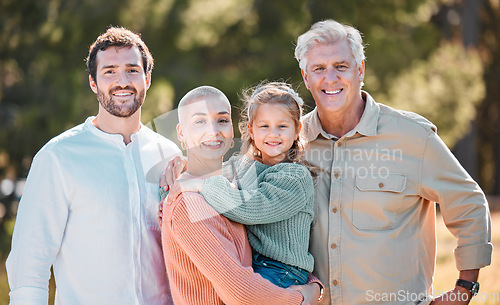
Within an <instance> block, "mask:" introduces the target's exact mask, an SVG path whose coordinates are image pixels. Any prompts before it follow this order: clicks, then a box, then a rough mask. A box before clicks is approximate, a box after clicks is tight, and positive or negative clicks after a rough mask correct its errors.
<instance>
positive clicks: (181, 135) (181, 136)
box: [176, 123, 184, 143]
mask: <svg viewBox="0 0 500 305" xmlns="http://www.w3.org/2000/svg"><path fill="white" fill-rule="evenodd" d="M176 130H177V139H179V141H181V143H182V142H183V141H184V131H183V130H182V126H181V123H178V124H177V127H176Z"/></svg>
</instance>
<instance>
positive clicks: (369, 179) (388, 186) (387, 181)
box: [356, 174, 406, 193]
mask: <svg viewBox="0 0 500 305" xmlns="http://www.w3.org/2000/svg"><path fill="white" fill-rule="evenodd" d="M405 187H406V175H404V174H387V175H380V176H370V175H366V176H356V188H357V189H358V190H360V191H362V192H377V191H378V192H393V193H401V192H403V190H404V189H405Z"/></svg>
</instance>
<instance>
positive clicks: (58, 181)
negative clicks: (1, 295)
mask: <svg viewBox="0 0 500 305" xmlns="http://www.w3.org/2000/svg"><path fill="white" fill-rule="evenodd" d="M67 217H68V207H67V204H66V196H65V194H64V180H63V179H62V176H61V173H60V170H59V164H58V162H57V160H56V158H54V157H53V155H52V154H51V153H50V152H48V151H45V150H42V151H40V152H39V153H38V154H37V156H36V157H35V158H34V160H33V164H32V166H31V169H30V172H29V175H28V178H27V181H26V187H25V189H24V193H23V196H22V198H21V202H20V204H19V208H18V211H17V218H16V224H15V227H14V234H13V236H12V248H11V252H10V254H9V257H8V259H7V262H6V267H7V276H8V280H9V286H10V289H11V292H10V304H11V305H15V304H23V305H26V304H47V303H48V283H49V279H50V267H51V266H52V264H53V263H54V261H55V258H56V256H57V253H58V251H59V248H60V245H61V241H62V236H63V233H64V229H65V226H66V221H67Z"/></svg>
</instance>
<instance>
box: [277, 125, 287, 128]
mask: <svg viewBox="0 0 500 305" xmlns="http://www.w3.org/2000/svg"><path fill="white" fill-rule="evenodd" d="M278 127H279V128H282V129H283V128H288V125H286V124H281V125H279V126H278Z"/></svg>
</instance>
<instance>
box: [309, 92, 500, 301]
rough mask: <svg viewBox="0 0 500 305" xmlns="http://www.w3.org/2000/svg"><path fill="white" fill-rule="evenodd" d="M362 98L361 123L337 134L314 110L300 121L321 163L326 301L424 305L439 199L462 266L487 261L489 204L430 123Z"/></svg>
mask: <svg viewBox="0 0 500 305" xmlns="http://www.w3.org/2000/svg"><path fill="white" fill-rule="evenodd" d="M363 98H364V99H365V101H366V106H365V110H364V113H363V116H362V118H361V120H360V122H359V124H358V125H357V126H356V127H355V128H354V129H353V130H352V131H350V132H349V133H347V134H346V135H345V136H343V137H342V138H340V139H336V138H335V137H333V136H331V135H329V134H327V133H326V132H325V131H324V130H323V129H322V127H321V123H320V120H319V118H318V114H317V109H314V110H313V111H312V112H311V113H309V114H308V115H306V116H305V117H304V119H303V125H304V126H303V135H304V136H305V138H306V139H307V141H308V142H309V147H308V148H307V151H306V159H307V161H309V162H311V163H312V164H314V165H316V166H318V167H319V168H320V169H321V173H320V175H319V177H318V180H317V185H316V193H315V196H316V198H315V201H316V204H315V209H316V210H315V221H314V223H313V228H312V232H311V242H310V251H311V253H312V254H313V256H314V258H315V271H314V274H315V275H316V276H318V277H319V279H320V280H321V281H322V282H323V284H324V285H325V286H326V292H325V298H324V300H323V301H322V302H321V304H374V303H384V304H418V303H421V304H426V303H428V302H429V301H430V300H429V299H427V300H426V297H427V296H429V295H432V294H433V291H432V278H433V274H434V264H435V256H436V233H435V222H436V217H435V216H436V209H435V202H439V204H440V209H441V212H442V215H443V218H444V221H445V223H446V226H447V227H448V229H449V230H450V231H451V233H453V235H454V236H455V237H456V238H457V239H458V246H457V248H456V249H455V258H456V265H457V268H458V270H466V269H476V268H481V267H484V266H486V265H489V264H490V261H491V252H492V245H491V242H490V241H491V232H490V226H491V225H490V215H489V210H488V203H487V201H486V198H485V196H484V194H483V192H482V191H481V189H480V188H479V186H478V185H477V183H476V182H474V180H473V179H472V178H471V177H470V176H469V175H468V173H467V172H466V171H465V170H464V169H463V168H462V166H461V165H460V164H459V162H458V161H457V160H456V159H455V157H454V156H453V155H452V153H451V152H450V151H449V149H448V148H447V147H446V145H445V144H444V143H443V141H442V140H441V139H440V138H439V136H438V135H437V134H436V127H435V126H434V125H433V124H432V123H430V122H429V121H427V120H426V119H425V118H423V117H421V116H419V115H416V114H413V113H409V112H404V111H397V110H394V109H392V108H390V107H388V106H385V105H382V104H378V103H376V102H375V101H374V100H373V98H372V97H371V96H370V95H369V94H367V93H366V92H363ZM457 275H458V272H457ZM450 288H451V287H450Z"/></svg>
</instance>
